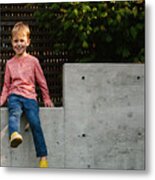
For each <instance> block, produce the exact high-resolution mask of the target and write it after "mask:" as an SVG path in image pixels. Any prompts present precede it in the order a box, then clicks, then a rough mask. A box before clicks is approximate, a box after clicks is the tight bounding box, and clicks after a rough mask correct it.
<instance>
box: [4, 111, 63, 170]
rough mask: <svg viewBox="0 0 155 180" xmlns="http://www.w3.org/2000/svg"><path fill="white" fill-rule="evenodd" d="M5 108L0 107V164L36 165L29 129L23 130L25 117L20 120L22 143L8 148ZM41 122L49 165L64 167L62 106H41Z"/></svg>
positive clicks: (36, 160) (16, 165) (15, 165)
mask: <svg viewBox="0 0 155 180" xmlns="http://www.w3.org/2000/svg"><path fill="white" fill-rule="evenodd" d="M7 117H8V113H7V109H6V108H2V109H1V166H14V167H38V161H39V159H37V158H36V154H35V149H34V144H33V140H32V134H31V130H29V131H28V132H25V131H24V127H25V124H26V119H25V117H23V118H22V121H21V133H22V136H23V143H22V144H21V145H20V146H19V147H18V148H10V144H9V140H8V128H7ZM40 118H41V124H42V127H43V131H44V135H45V139H46V143H47V147H48V153H49V155H48V160H49V167H51V168H52V167H54V168H64V110H63V108H53V109H50V108H41V109H40Z"/></svg>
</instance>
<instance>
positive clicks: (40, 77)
mask: <svg viewBox="0 0 155 180" xmlns="http://www.w3.org/2000/svg"><path fill="white" fill-rule="evenodd" d="M35 62H36V63H35V77H36V81H37V83H38V85H39V87H40V89H41V92H42V97H43V101H44V103H46V102H49V101H50V102H51V99H50V96H49V90H48V87H47V82H46V79H45V76H44V73H43V70H42V68H41V66H40V63H39V61H38V60H36V61H35Z"/></svg>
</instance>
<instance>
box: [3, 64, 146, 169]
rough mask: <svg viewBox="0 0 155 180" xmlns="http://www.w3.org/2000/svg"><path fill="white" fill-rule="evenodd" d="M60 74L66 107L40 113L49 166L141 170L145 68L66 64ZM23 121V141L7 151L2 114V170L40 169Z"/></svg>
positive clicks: (6, 137)
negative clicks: (18, 145) (15, 168)
mask: <svg viewBox="0 0 155 180" xmlns="http://www.w3.org/2000/svg"><path fill="white" fill-rule="evenodd" d="M63 73H64V74H63V77H64V80H63V97H64V107H63V108H54V109H49V108H41V111H40V116H41V119H42V126H43V129H44V132H45V138H46V141H47V145H48V149H49V166H50V167H56V168H98V169H139V170H143V169H144V166H145V159H144V158H145V157H144V131H145V127H144V65H140V64H65V66H64V72H63ZM25 121H26V120H25V119H24V118H23V122H22V124H21V126H22V127H21V129H22V132H23V136H24V142H23V144H22V145H20V147H19V148H18V149H11V148H9V144H8V134H7V128H6V129H5V127H6V125H7V112H6V109H1V130H2V132H1V139H2V141H1V145H2V146H1V162H2V166H10V165H11V166H20V167H25V166H26V167H37V166H38V164H37V163H38V160H36V158H35V152H34V147H33V142H32V137H31V132H24V130H23V127H24V123H25ZM5 130H6V132H5Z"/></svg>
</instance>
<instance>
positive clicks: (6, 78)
mask: <svg viewBox="0 0 155 180" xmlns="http://www.w3.org/2000/svg"><path fill="white" fill-rule="evenodd" d="M10 78H11V76H10V71H9V67H8V63H6V68H5V75H4V85H3V88H2V93H1V96H0V106H2V105H3V104H5V102H6V100H7V97H8V94H9V90H10Z"/></svg>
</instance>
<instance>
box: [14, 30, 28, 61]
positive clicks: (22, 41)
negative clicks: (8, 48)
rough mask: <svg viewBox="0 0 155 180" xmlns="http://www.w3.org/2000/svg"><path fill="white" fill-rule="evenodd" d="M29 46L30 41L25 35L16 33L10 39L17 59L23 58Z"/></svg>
mask: <svg viewBox="0 0 155 180" xmlns="http://www.w3.org/2000/svg"><path fill="white" fill-rule="evenodd" d="M29 45H30V39H29V38H28V37H27V35H26V34H25V33H20V34H19V33H17V34H15V35H14V36H13V37H12V47H13V50H14V51H15V53H16V56H17V57H21V56H24V55H25V54H26V49H27V47H28V46H29Z"/></svg>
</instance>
